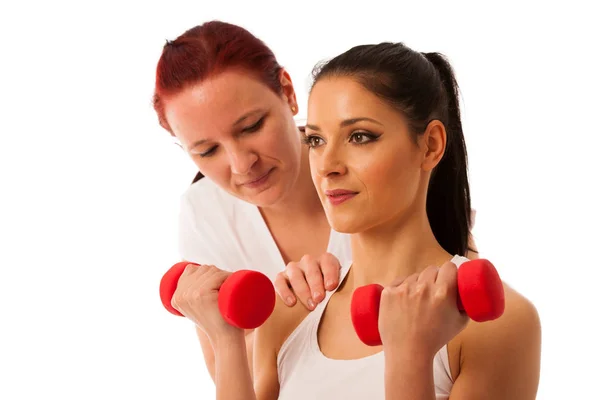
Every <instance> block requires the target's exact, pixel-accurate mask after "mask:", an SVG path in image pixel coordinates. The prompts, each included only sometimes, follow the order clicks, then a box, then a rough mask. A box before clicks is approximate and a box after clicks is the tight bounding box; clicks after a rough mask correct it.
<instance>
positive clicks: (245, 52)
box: [153, 21, 282, 134]
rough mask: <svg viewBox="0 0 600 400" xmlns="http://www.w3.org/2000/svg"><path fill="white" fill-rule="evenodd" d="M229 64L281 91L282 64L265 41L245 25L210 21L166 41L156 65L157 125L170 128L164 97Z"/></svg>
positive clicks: (201, 79) (221, 69)
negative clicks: (166, 116) (245, 27)
mask: <svg viewBox="0 0 600 400" xmlns="http://www.w3.org/2000/svg"><path fill="white" fill-rule="evenodd" d="M228 68H237V69H243V70H245V71H247V72H249V73H251V74H254V75H255V76H256V78H258V79H260V80H261V81H262V82H263V83H264V84H265V85H267V86H268V87H269V88H270V89H271V90H273V91H274V92H275V93H277V94H280V93H281V92H282V87H281V82H280V72H281V70H282V67H281V66H280V65H279V63H278V62H277V59H276V58H275V55H274V54H273V52H272V51H271V49H269V47H267V45H266V44H265V43H264V42H262V41H261V40H260V39H258V38H257V37H256V36H254V35H253V34H251V33H250V32H249V31H247V30H246V29H244V28H242V27H239V26H237V25H233V24H229V23H226V22H221V21H210V22H206V23H204V24H202V25H198V26H196V27H194V28H191V29H189V30H187V31H186V32H184V33H183V34H182V35H181V36H179V37H178V38H177V39H175V40H174V41H167V43H166V44H165V46H164V47H163V52H162V55H161V56H160V59H159V60H158V65H157V66H156V84H155V89H154V98H153V105H154V110H155V111H156V113H157V115H158V121H159V123H160V125H161V126H162V127H163V128H165V129H166V130H167V131H169V132H170V133H171V134H173V132H172V131H171V128H170V126H169V124H168V122H167V120H166V118H165V104H164V103H165V98H166V97H167V96H171V95H174V94H177V93H178V92H179V91H181V90H183V89H184V88H186V87H187V86H189V85H191V84H195V83H198V82H201V81H203V80H205V79H207V78H209V77H211V76H214V75H216V74H218V73H220V72H223V71H224V70H226V69H228Z"/></svg>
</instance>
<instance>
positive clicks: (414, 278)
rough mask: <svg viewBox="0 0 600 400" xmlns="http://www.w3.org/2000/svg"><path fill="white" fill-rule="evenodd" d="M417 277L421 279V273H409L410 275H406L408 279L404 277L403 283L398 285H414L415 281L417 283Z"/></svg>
mask: <svg viewBox="0 0 600 400" xmlns="http://www.w3.org/2000/svg"><path fill="white" fill-rule="evenodd" d="M417 279H419V274H418V273H415V274H412V275H409V276H407V277H406V279H404V280H403V281H402V283H401V284H399V285H398V287H400V286H413V285H414V284H415V283H417Z"/></svg>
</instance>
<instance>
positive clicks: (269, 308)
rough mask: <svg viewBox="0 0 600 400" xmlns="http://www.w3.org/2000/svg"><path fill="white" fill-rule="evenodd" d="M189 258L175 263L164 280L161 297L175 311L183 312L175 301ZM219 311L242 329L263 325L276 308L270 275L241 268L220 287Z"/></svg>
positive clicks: (168, 307)
mask: <svg viewBox="0 0 600 400" xmlns="http://www.w3.org/2000/svg"><path fill="white" fill-rule="evenodd" d="M189 264H194V263H189V262H185V261H183V262H179V263H177V264H175V265H173V266H172V267H171V268H170V269H169V270H168V271H167V272H166V273H165V274H164V275H163V277H162V279H161V280H160V300H161V301H162V304H163V306H164V307H165V308H166V309H167V311H169V312H170V313H171V314H174V315H177V316H183V315H182V314H181V313H180V312H179V311H177V310H176V309H175V308H173V306H172V305H171V299H172V298H173V294H174V293H175V290H176V289H177V282H178V281H179V278H180V277H181V274H183V271H184V270H185V267H186V266H187V265H189ZM218 302H219V311H220V312H221V315H222V316H223V319H224V320H225V321H226V322H227V323H228V324H230V325H233V326H236V327H238V328H241V329H254V328H257V327H259V326H261V325H262V324H263V323H264V322H265V321H266V320H267V318H269V316H270V315H271V313H273V309H274V308H275V289H274V288H273V284H272V283H271V281H270V280H269V278H267V276H266V275H264V274H261V273H260V272H257V271H250V270H240V271H236V272H234V273H232V274H231V275H230V276H229V277H228V278H227V279H226V280H225V282H223V285H221V288H220V289H219V300H218Z"/></svg>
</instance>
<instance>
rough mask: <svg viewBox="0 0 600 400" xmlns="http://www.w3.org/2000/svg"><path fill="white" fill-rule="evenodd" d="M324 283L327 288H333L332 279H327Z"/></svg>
mask: <svg viewBox="0 0 600 400" xmlns="http://www.w3.org/2000/svg"><path fill="white" fill-rule="evenodd" d="M325 285H327V287H328V288H329V289H333V288H334V284H333V280H331V279H330V280H328V281H327V283H325Z"/></svg>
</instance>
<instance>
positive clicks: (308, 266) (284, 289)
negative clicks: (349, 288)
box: [274, 253, 341, 311]
mask: <svg viewBox="0 0 600 400" xmlns="http://www.w3.org/2000/svg"><path fill="white" fill-rule="evenodd" d="M340 268H341V267H340V262H339V260H338V259H337V258H336V257H335V256H334V255H333V254H331V253H324V254H322V255H321V256H320V257H312V256H309V255H305V256H304V257H302V259H301V260H300V261H298V262H290V263H288V265H287V266H286V267H285V270H284V271H282V272H280V273H279V274H277V277H276V279H275V283H274V286H275V291H276V292H277V294H278V295H279V297H281V299H282V300H283V301H284V303H285V304H286V305H287V306H288V307H293V306H294V305H295V304H296V299H298V300H300V302H301V303H302V304H303V305H304V307H306V309H308V310H310V311H312V310H314V309H315V307H316V306H317V304H319V303H320V302H321V301H322V300H323V299H324V298H325V291H326V290H327V291H332V290H335V289H336V288H337V287H338V285H339V280H340Z"/></svg>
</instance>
